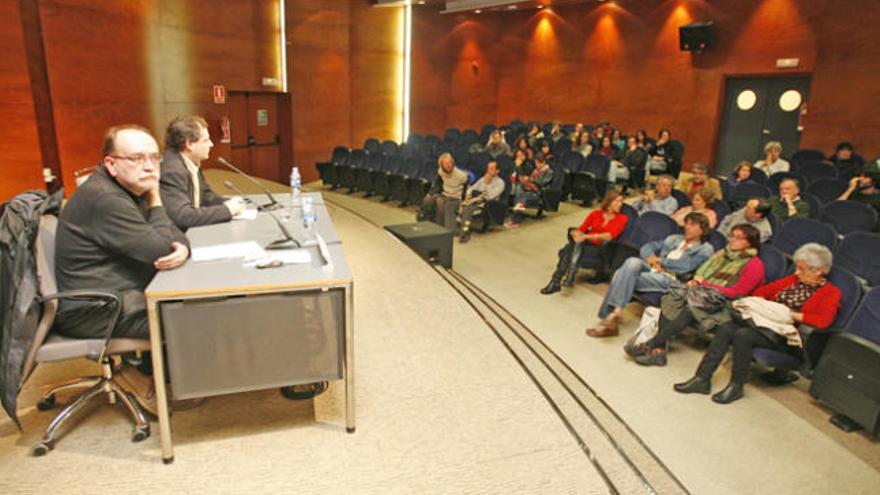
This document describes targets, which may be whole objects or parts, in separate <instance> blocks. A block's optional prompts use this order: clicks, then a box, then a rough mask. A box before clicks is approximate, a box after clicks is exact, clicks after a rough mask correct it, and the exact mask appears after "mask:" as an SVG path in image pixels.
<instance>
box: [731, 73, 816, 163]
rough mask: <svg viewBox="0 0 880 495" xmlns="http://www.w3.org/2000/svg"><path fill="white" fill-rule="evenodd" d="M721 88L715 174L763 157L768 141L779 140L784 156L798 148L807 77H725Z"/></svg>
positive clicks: (807, 94) (806, 90) (806, 91)
mask: <svg viewBox="0 0 880 495" xmlns="http://www.w3.org/2000/svg"><path fill="white" fill-rule="evenodd" d="M725 88H726V89H725V95H724V116H723V117H722V119H723V120H722V124H721V129H720V131H719V132H720V133H721V135H720V136H719V140H718V143H719V146H718V154H717V156H716V160H715V172H716V173H717V174H720V175H727V174H729V173H730V172H732V171H733V169H734V167H736V164H737V163H739V162H740V161H742V160H748V161H750V162H752V163H754V162H755V161H757V160H760V159H763V157H764V145H765V144H767V142H768V141H779V142H780V143H782V152H783V155H785V156H791V154H792V153H793V152H794V151H796V150H797V149H798V147H799V146H800V141H801V132H800V127H799V122H800V117H801V111H802V110H803V109H804V108H805V105H806V102H807V98H808V96H809V90H810V78H809V77H806V76H804V77H747V78H738V77H735V78H729V79H728V80H727V84H726V85H725Z"/></svg>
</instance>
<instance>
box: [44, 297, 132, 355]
mask: <svg viewBox="0 0 880 495" xmlns="http://www.w3.org/2000/svg"><path fill="white" fill-rule="evenodd" d="M61 299H94V300H103V301H107V303H108V304H112V305H113V306H112V307H113V315H112V317H111V318H110V321H109V322H108V323H107V329H106V330H105V331H104V336H103V338H104V347H103V348H102V349H101V355H100V356H99V359H98V361H99V362H100V361H103V360H104V355H105V354H106V353H107V346H108V345H109V343H110V338H111V337H112V336H113V329H115V328H116V323H117V322H118V321H119V315H120V314H121V313H122V300H121V299H120V298H119V295H118V294H115V293H113V292H107V291H96V290H88V289H79V290H68V291H64V292H56V293H54V294H49V295H45V296H42V297H41V298H40V302H46V301H52V300H56V301H57V300H61Z"/></svg>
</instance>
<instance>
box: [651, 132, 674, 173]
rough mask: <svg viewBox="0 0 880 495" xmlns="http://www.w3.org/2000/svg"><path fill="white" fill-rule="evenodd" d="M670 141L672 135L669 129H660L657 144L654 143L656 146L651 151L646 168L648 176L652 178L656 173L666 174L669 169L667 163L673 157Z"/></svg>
mask: <svg viewBox="0 0 880 495" xmlns="http://www.w3.org/2000/svg"><path fill="white" fill-rule="evenodd" d="M670 139H672V133H671V132H669V129H660V133H659V135H658V137H657V142H656V143H654V146H653V147H652V148H651V149H650V150H649V153H650V158H649V159H648V163H647V165H646V166H645V175H646V176H648V177H650V176H651V175H654V174H655V173H656V172H660V173H662V172H666V170H667V169H668V167H667V163H666V162H667V160H669V159H670V155H671V152H670V149H669V140H670Z"/></svg>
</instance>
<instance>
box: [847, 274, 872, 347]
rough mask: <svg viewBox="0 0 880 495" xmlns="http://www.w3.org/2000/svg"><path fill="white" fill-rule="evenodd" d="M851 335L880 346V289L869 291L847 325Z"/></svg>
mask: <svg viewBox="0 0 880 495" xmlns="http://www.w3.org/2000/svg"><path fill="white" fill-rule="evenodd" d="M846 329H847V331H848V332H849V333H851V334H854V335H858V336H859V337H862V338H863V339H867V340H870V341H871V342H874V343H875V344H880V287H874V288H873V289H871V290H869V291H868V293H867V294H865V297H863V298H862V300H861V302H860V303H859V305H858V307H857V308H856V310H855V312H853V314H852V317H851V318H850V319H849V322H848V323H847V325H846Z"/></svg>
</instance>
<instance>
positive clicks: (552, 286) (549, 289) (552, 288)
mask: <svg viewBox="0 0 880 495" xmlns="http://www.w3.org/2000/svg"><path fill="white" fill-rule="evenodd" d="M561 290H562V287H560V286H559V280H557V279H555V278H554V279H553V280H551V281H550V283H549V284H547V286H546V287H544V288H543V289H541V294H545V295H546V294H553V293H555V292H559V291H561Z"/></svg>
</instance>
